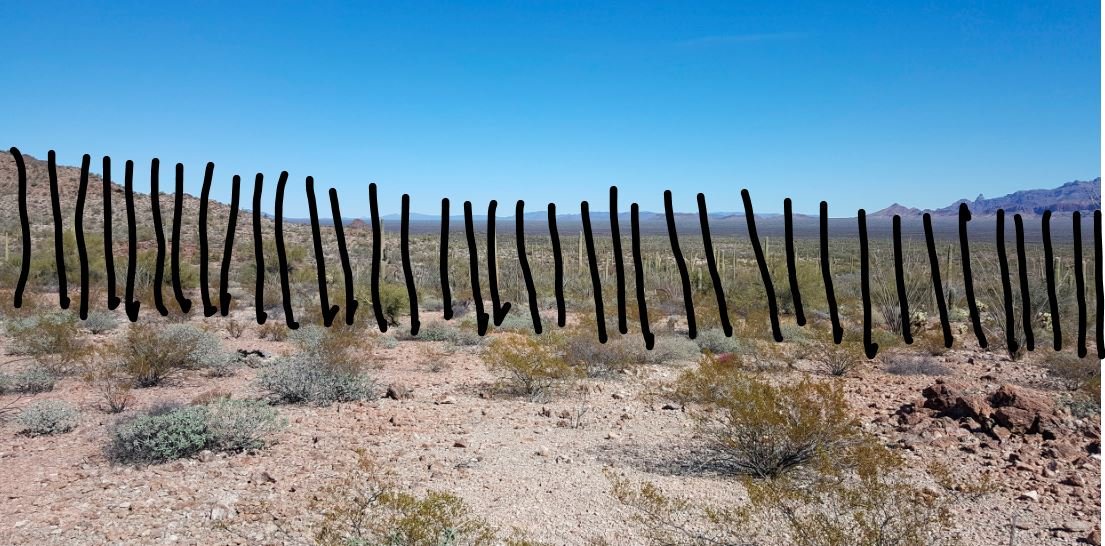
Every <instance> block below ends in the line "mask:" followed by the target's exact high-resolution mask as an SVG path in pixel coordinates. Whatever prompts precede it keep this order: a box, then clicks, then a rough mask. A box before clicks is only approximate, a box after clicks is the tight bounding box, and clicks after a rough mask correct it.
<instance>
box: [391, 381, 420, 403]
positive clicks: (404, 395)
mask: <svg viewBox="0 0 1105 546" xmlns="http://www.w3.org/2000/svg"><path fill="white" fill-rule="evenodd" d="M384 396H385V397H386V398H390V399H392V400H408V399H411V398H414V389H412V388H410V387H408V386H407V385H404V384H402V383H392V384H390V385H388V390H387V393H385V394H384Z"/></svg>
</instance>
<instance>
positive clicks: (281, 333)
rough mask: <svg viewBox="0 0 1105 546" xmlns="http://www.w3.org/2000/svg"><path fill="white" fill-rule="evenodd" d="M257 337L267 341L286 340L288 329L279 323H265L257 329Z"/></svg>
mask: <svg viewBox="0 0 1105 546" xmlns="http://www.w3.org/2000/svg"><path fill="white" fill-rule="evenodd" d="M257 337H259V338H261V339H267V340H269V341H284V340H286V339H288V327H287V326H286V325H284V324H281V323H279V322H275V321H274V322H266V323H264V324H262V325H260V326H258V327H257Z"/></svg>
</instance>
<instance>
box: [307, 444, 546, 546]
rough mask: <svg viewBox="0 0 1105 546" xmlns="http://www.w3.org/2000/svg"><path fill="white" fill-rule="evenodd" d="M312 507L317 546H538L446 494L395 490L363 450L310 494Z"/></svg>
mask: <svg viewBox="0 0 1105 546" xmlns="http://www.w3.org/2000/svg"><path fill="white" fill-rule="evenodd" d="M312 509H313V510H315V511H318V512H319V513H321V514H322V521H321V522H320V523H319V524H318V525H316V527H315V532H314V537H313V538H314V544H316V545H317V546H351V545H369V544H388V545H391V546H491V545H497V544H506V545H508V546H540V544H539V543H537V542H534V541H532V540H530V539H528V538H527V537H525V535H524V534H523V533H521V532H520V531H513V532H509V533H504V532H502V531H501V530H499V529H497V528H496V527H495V526H493V525H491V524H490V523H488V522H487V521H486V520H484V519H483V518H480V517H478V516H476V515H474V514H473V513H472V511H471V509H470V508H469V507H468V505H467V504H465V502H464V501H463V500H462V499H461V498H460V497H457V496H456V495H453V494H452V493H449V492H445V491H428V492H426V493H425V494H422V495H416V494H413V493H409V492H407V491H404V490H402V489H400V488H399V487H398V486H397V485H395V483H394V482H393V481H392V480H391V479H390V478H389V476H387V474H386V473H385V472H384V471H383V470H382V469H380V468H379V467H377V466H376V465H375V464H374V463H373V462H372V460H371V459H370V458H369V457H368V456H367V455H365V453H364V452H363V451H362V452H358V458H357V463H356V466H355V467H354V468H353V470H352V471H351V472H349V473H348V474H346V475H345V476H344V477H343V478H342V479H340V480H338V481H337V482H335V483H333V484H330V485H328V486H326V487H324V488H323V489H322V491H321V492H320V493H319V494H317V495H316V496H315V500H314V503H313V505H312Z"/></svg>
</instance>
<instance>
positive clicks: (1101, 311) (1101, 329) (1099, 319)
mask: <svg viewBox="0 0 1105 546" xmlns="http://www.w3.org/2000/svg"><path fill="white" fill-rule="evenodd" d="M1093 263H1094V270H1093V278H1094V290H1095V294H1096V298H1095V299H1096V303H1097V307H1096V313H1094V318H1095V319H1096V323H1097V327H1096V328H1095V330H1096V331H1097V332H1096V334H1097V336H1096V337H1097V358H1098V359H1102V358H1105V281H1103V280H1102V278H1101V273H1102V270H1101V269H1102V268H1101V209H1098V210H1095V211H1093Z"/></svg>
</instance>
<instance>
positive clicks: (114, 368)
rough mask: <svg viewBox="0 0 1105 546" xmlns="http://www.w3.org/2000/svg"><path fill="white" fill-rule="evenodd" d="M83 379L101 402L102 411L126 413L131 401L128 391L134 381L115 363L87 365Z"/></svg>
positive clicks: (105, 362)
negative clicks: (98, 396)
mask: <svg viewBox="0 0 1105 546" xmlns="http://www.w3.org/2000/svg"><path fill="white" fill-rule="evenodd" d="M83 378H84V381H85V382H86V383H88V385H89V386H91V387H92V388H93V390H95V391H96V392H97V393H98V394H99V395H100V399H101V400H102V401H103V405H101V406H100V409H101V410H102V411H105V412H107V413H122V412H123V411H126V409H127V406H129V405H130V403H131V401H132V398H131V394H130V390H131V387H133V386H134V380H133V379H132V378H130V377H128V376H127V374H126V373H125V372H124V371H123V370H122V369H121V367H120V366H119V365H118V364H117V363H111V362H110V361H104V362H98V363H96V364H92V365H89V366H87V367H86V368H85V371H84V377H83Z"/></svg>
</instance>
